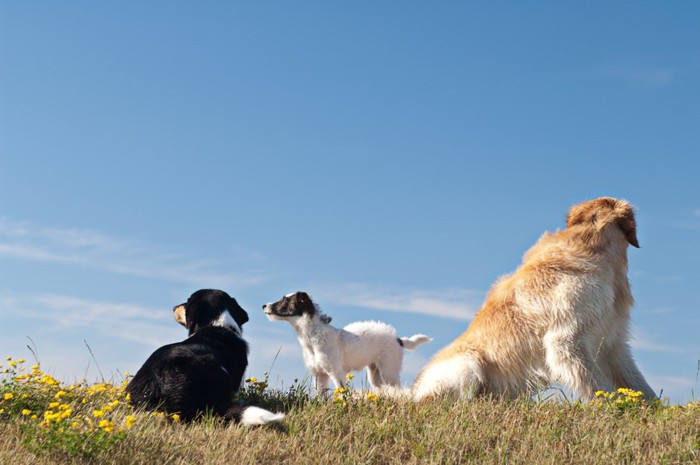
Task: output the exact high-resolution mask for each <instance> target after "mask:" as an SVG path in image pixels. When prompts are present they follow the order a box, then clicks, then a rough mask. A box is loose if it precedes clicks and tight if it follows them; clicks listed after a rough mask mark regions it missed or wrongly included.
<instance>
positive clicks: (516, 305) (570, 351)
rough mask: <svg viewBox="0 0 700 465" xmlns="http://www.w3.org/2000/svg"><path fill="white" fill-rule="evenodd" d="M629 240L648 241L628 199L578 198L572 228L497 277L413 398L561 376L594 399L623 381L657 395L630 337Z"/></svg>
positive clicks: (529, 384)
mask: <svg viewBox="0 0 700 465" xmlns="http://www.w3.org/2000/svg"><path fill="white" fill-rule="evenodd" d="M628 244H631V245H633V246H635V247H639V244H638V243H637V236H636V222H635V218H634V211H633V208H632V206H631V205H630V204H629V203H627V202H626V201H624V200H617V199H613V198H609V197H604V198H599V199H596V200H591V201H589V202H584V203H582V204H579V205H575V206H574V207H572V208H571V210H570V211H569V215H568V217H567V222H566V229H564V230H563V231H557V232H555V233H545V234H544V235H543V236H542V237H541V238H540V239H539V240H538V241H537V243H536V244H535V245H534V246H533V247H532V248H531V249H530V250H529V251H528V252H527V253H526V254H525V255H524V257H523V262H522V264H521V266H520V267H519V268H518V269H517V270H516V271H515V273H513V274H511V275H509V276H505V277H503V278H501V279H500V280H499V281H497V282H496V284H494V286H493V288H492V289H491V291H490V292H489V294H488V296H487V297H486V301H485V302H484V304H483V306H482V307H481V309H480V310H479V311H478V312H477V314H476V316H475V317H474V320H473V321H472V323H471V325H470V326H469V328H468V329H467V330H466V332H464V333H463V334H462V335H461V336H459V337H458V338H457V339H456V340H455V341H454V342H452V343H451V344H450V345H448V346H447V347H445V348H444V349H442V350H441V351H440V352H438V353H437V354H436V355H435V356H434V357H433V359H432V360H431V361H430V362H429V363H428V365H427V366H426V367H425V368H424V369H423V370H422V372H421V373H420V374H419V375H418V377H417V378H416V381H415V383H414V384H413V387H412V394H413V397H414V398H415V399H416V400H420V399H423V398H427V397H432V396H436V395H441V394H445V393H457V394H458V395H459V396H461V397H467V398H468V397H471V396H473V395H476V394H479V393H491V394H494V395H497V396H507V397H513V396H517V395H520V394H530V393H532V392H533V391H534V390H535V389H537V388H540V387H546V386H547V385H549V384H553V383H556V384H561V385H564V386H566V387H568V388H570V389H572V390H574V391H576V392H578V393H579V394H580V395H581V397H583V398H585V399H590V398H592V397H594V396H595V392H596V391H597V390H605V391H610V390H614V389H616V388H618V387H626V388H632V389H635V390H639V391H642V392H643V393H644V396H645V397H646V398H647V399H656V395H655V394H654V391H653V390H652V389H651V387H649V385H648V384H647V382H646V381H645V379H644V376H642V374H641V373H640V371H639V369H638V368H637V366H636V364H635V362H634V360H633V359H632V355H631V353H630V349H629V346H628V342H627V341H628V338H629V334H628V333H629V330H628V322H629V312H630V308H631V307H632V305H633V303H634V300H633V298H632V293H631V291H630V285H629V281H628V280H627V245H628Z"/></svg>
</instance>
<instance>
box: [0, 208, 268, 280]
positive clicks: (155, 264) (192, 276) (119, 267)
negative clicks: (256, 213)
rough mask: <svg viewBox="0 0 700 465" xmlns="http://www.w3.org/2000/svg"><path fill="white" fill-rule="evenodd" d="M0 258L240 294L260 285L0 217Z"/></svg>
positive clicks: (192, 263) (123, 244)
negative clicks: (226, 289)
mask: <svg viewBox="0 0 700 465" xmlns="http://www.w3.org/2000/svg"><path fill="white" fill-rule="evenodd" d="M0 256H5V257H9V258H14V259H18V260H26V261H34V262H41V263H56V264H62V265H67V266H75V267H79V268H84V269H91V270H99V271H105V272H109V273H116V274H122V275H127V276H135V277H139V278H146V279H162V280H168V281H174V282H181V283H186V284H192V285H194V284H201V283H207V285H208V286H214V287H226V286H228V285H230V284H231V283H236V285H237V286H238V288H239V289H240V288H241V287H243V286H252V285H255V284H258V283H260V282H263V281H265V279H266V277H265V276H264V275H263V274H262V273H259V272H258V273H256V272H246V273H231V272H228V271H225V272H221V271H219V269H221V268H222V267H223V266H225V264H224V263H218V262H213V261H204V260H195V259H193V258H191V257H188V256H186V255H184V254H173V253H165V252H163V251H159V250H158V248H157V247H155V246H153V245H145V244H138V243H135V242H130V241H125V240H121V239H119V238H115V237H112V236H108V235H106V234H102V233H98V232H95V231H90V230H78V229H69V228H54V227H51V228H47V227H42V226H37V225H33V224H31V223H28V222H16V221H10V220H8V219H6V218H0Z"/></svg>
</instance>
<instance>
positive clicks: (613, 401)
mask: <svg viewBox="0 0 700 465" xmlns="http://www.w3.org/2000/svg"><path fill="white" fill-rule="evenodd" d="M595 396H596V398H595V400H593V404H594V405H602V406H612V407H615V408H617V409H619V410H627V409H629V408H632V407H646V406H647V403H646V401H645V400H644V399H643V396H644V393H643V392H641V391H635V390H634V389H629V388H618V389H617V391H612V392H606V391H596V392H595Z"/></svg>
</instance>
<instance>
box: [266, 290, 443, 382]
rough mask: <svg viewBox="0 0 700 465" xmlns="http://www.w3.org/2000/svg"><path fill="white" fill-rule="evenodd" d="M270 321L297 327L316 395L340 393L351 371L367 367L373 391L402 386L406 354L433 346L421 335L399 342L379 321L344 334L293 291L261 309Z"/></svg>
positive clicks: (361, 323)
mask: <svg viewBox="0 0 700 465" xmlns="http://www.w3.org/2000/svg"><path fill="white" fill-rule="evenodd" d="M263 311H264V312H265V315H267V318H268V319H269V320H271V321H275V320H286V321H288V322H289V323H290V324H291V325H292V328H294V331H295V332H296V334H297V338H299V343H300V344H301V349H302V351H303V353H304V363H305V364H306V367H307V368H308V369H309V371H310V372H311V374H312V376H313V378H314V387H315V388H316V393H317V394H319V395H320V394H322V393H323V392H324V391H325V390H326V387H327V386H328V378H330V379H331V381H333V384H334V385H335V387H336V388H338V387H341V386H342V385H343V382H342V380H343V378H344V376H345V374H346V373H348V372H350V371H358V370H361V369H363V368H365V367H367V379H368V380H369V383H370V385H371V386H372V387H373V388H378V387H380V386H383V385H390V386H398V385H399V383H400V380H399V372H400V371H401V362H402V361H403V350H402V349H408V350H414V349H415V348H416V347H418V346H419V345H421V344H424V343H426V342H430V341H432V339H431V338H429V337H428V336H425V335H423V334H416V335H414V336H411V337H409V338H406V337H402V338H399V337H397V335H396V329H394V327H392V326H390V325H388V324H386V323H381V322H378V321H359V322H356V323H351V324H349V325H347V326H346V327H345V328H343V329H338V328H335V327H333V326H331V325H330V322H331V317H329V316H328V315H325V314H323V313H322V312H321V311H320V310H319V308H318V307H317V306H316V304H315V303H314V302H313V301H312V300H311V297H309V295H308V294H307V293H306V292H295V293H293V294H288V295H286V296H284V297H283V298H282V299H280V300H279V301H277V302H274V303H269V304H266V305H263Z"/></svg>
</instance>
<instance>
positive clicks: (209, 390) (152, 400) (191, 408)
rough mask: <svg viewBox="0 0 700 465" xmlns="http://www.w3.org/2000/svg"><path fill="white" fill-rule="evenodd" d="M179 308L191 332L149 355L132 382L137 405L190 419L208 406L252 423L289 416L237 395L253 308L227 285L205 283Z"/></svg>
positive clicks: (178, 317)
mask: <svg viewBox="0 0 700 465" xmlns="http://www.w3.org/2000/svg"><path fill="white" fill-rule="evenodd" d="M173 311H174V313H175V320H176V321H178V322H179V323H181V324H182V325H183V326H185V327H186V328H187V329H188V330H189V334H190V337H189V338H187V339H185V340H184V341H182V342H177V343H174V344H168V345H165V346H163V347H161V348H160V349H157V350H156V351H155V352H153V354H152V355H151V356H150V357H149V358H148V360H146V362H145V363H144V364H143V366H142V367H141V368H140V369H139V371H138V372H137V373H136V375H135V376H134V378H133V379H132V380H131V382H130V383H129V385H128V386H127V388H126V390H127V392H128V393H129V394H130V396H131V403H132V404H133V405H135V406H137V407H141V408H145V409H147V410H163V411H166V412H168V413H179V414H180V416H181V418H182V419H183V420H184V421H190V420H192V419H194V418H196V417H197V416H198V415H200V414H203V413H204V412H212V413H213V414H214V415H219V416H222V417H223V418H225V419H226V420H230V421H235V422H240V423H241V424H242V425H246V426H247V425H262V424H265V423H270V422H276V421H280V420H282V419H283V418H284V414H282V413H272V412H268V411H267V410H264V409H261V408H258V407H245V406H242V405H241V404H239V403H237V402H234V400H233V397H234V396H235V395H236V393H238V390H239V388H240V386H241V380H242V379H243V374H244V372H245V369H246V366H247V365H248V345H247V344H246V342H245V341H244V340H243V338H242V330H241V326H242V325H243V324H244V323H245V322H246V321H248V314H247V313H246V311H245V310H243V309H242V308H241V307H240V306H239V305H238V303H237V302H236V300H235V299H233V298H232V297H231V296H229V295H228V294H227V293H225V292H223V291H219V290H214V289H201V290H199V291H197V292H195V293H194V294H192V295H191V296H190V298H189V299H188V300H187V303H184V304H181V305H178V306H177V307H175V308H174V309H173Z"/></svg>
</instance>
